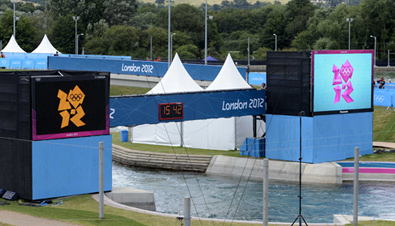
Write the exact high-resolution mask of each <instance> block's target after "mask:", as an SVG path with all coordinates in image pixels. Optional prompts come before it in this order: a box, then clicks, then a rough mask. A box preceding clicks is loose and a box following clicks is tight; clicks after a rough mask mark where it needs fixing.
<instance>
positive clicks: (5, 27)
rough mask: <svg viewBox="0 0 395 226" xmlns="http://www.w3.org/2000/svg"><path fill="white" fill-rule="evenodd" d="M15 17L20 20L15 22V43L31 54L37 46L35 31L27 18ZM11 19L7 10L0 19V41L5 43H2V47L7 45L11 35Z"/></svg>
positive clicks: (10, 14) (11, 12)
mask: <svg viewBox="0 0 395 226" xmlns="http://www.w3.org/2000/svg"><path fill="white" fill-rule="evenodd" d="M16 16H18V17H19V18H20V19H19V21H17V22H16V26H15V33H16V34H15V35H16V41H17V42H18V44H19V46H20V47H21V48H22V49H23V50H25V51H26V52H31V51H33V50H34V49H35V48H36V47H37V45H38V43H37V42H36V41H35V37H36V34H37V30H36V28H35V27H34V26H33V24H32V22H31V21H30V18H29V17H27V16H24V15H22V16H21V15H18V14H17V15H16ZM13 18H14V15H13V11H11V10H7V11H6V12H5V13H4V14H3V16H2V17H1V18H0V27H1V28H0V39H1V40H4V41H5V42H4V43H3V45H4V46H5V45H6V44H8V43H7V42H8V40H9V39H10V38H11V35H12V34H13Z"/></svg>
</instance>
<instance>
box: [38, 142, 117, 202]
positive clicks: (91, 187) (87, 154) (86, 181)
mask: <svg viewBox="0 0 395 226" xmlns="http://www.w3.org/2000/svg"><path fill="white" fill-rule="evenodd" d="M101 141H102V142H104V190H105V191H110V190H112V152H111V150H112V149H111V147H112V140H111V135H104V136H92V137H81V138H70V139H58V140H46V141H33V150H32V172H33V175H32V176H33V186H32V187H33V188H32V189H33V192H32V193H33V195H32V197H33V200H36V199H45V198H52V197H60V196H68V195H76V194H86V193H94V192H98V191H99V142H101Z"/></svg>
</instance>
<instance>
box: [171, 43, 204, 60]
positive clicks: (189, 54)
mask: <svg viewBox="0 0 395 226" xmlns="http://www.w3.org/2000/svg"><path fill="white" fill-rule="evenodd" d="M176 52H177V53H178V55H179V56H180V58H181V59H189V60H190V59H196V58H197V57H198V55H199V48H198V47H197V46H195V45H193V44H188V45H182V46H180V47H178V48H177V49H176V51H173V55H175V53H176Z"/></svg>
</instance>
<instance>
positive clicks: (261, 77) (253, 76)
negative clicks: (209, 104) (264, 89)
mask: <svg viewBox="0 0 395 226" xmlns="http://www.w3.org/2000/svg"><path fill="white" fill-rule="evenodd" d="M262 83H266V73H258V72H250V73H249V74H248V84H250V85H258V86H261V85H262Z"/></svg>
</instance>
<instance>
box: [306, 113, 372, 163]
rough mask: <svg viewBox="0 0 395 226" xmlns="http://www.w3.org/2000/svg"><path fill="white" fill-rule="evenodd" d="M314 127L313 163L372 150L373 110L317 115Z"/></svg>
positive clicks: (344, 157)
mask: <svg viewBox="0 0 395 226" xmlns="http://www.w3.org/2000/svg"><path fill="white" fill-rule="evenodd" d="M313 130H314V163H320V162H328V161H336V160H343V159H346V158H350V157H353V156H354V148H355V147H359V153H360V155H366V154H372V153H373V148H372V144H373V138H372V137H373V133H372V131H373V113H372V112H366V113H353V114H336V115H322V116H315V117H314V126H313Z"/></svg>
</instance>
